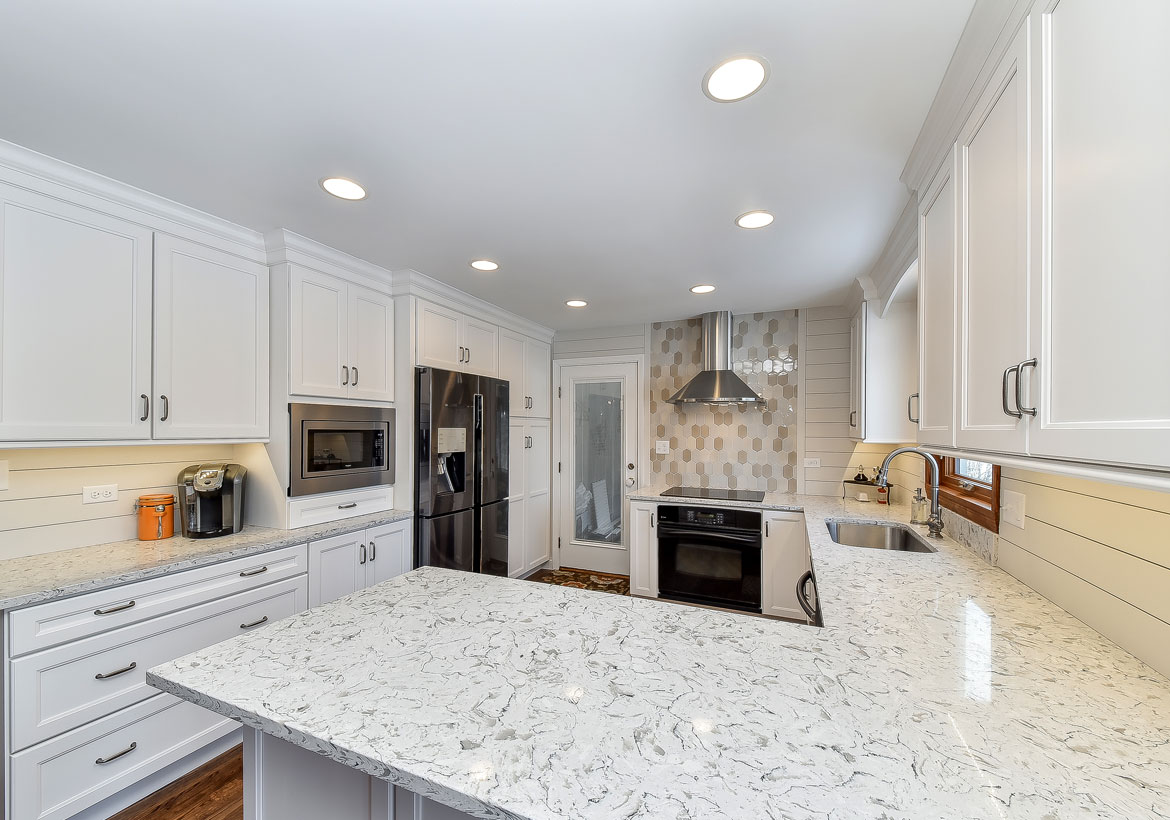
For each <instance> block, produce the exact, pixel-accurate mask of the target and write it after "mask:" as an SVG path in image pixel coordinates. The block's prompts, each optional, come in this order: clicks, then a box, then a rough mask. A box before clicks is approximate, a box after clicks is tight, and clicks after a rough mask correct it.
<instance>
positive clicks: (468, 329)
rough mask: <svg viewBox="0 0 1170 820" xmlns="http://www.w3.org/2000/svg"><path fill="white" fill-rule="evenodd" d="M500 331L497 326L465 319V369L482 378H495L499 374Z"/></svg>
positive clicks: (468, 318)
mask: <svg viewBox="0 0 1170 820" xmlns="http://www.w3.org/2000/svg"><path fill="white" fill-rule="evenodd" d="M499 346H500V329H499V328H498V327H496V326H495V325H492V324H488V323H487V322H481V321H479V320H478V319H472V318H471V317H468V316H465V317H463V347H464V349H465V355H464V363H463V369H464V370H466V371H467V372H468V373H478V374H479V375H481V376H495V375H496V374H497V373H498V372H499V363H498V361H497V357H498V356H499Z"/></svg>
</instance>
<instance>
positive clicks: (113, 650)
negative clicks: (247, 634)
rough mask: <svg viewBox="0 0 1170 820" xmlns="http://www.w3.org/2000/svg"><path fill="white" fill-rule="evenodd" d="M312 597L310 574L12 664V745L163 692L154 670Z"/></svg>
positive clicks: (289, 612) (18, 746) (292, 610)
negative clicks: (149, 676)
mask: <svg viewBox="0 0 1170 820" xmlns="http://www.w3.org/2000/svg"><path fill="white" fill-rule="evenodd" d="M307 599H308V581H307V579H306V577H305V576H303V575H302V576H300V577H297V578H289V579H286V580H284V581H278V582H277V583H275V584H269V585H268V586H264V587H260V588H259V589H253V590H248V591H247V592H241V593H238V594H236V595H232V596H231V597H228V598H220V599H218V600H215V601H211V602H209V603H206V604H202V605H200V606H196V607H192V608H190V609H184V610H182V611H180V612H173V613H171V614H170V615H165V616H163V617H161V618H155V619H153V620H150V621H144V622H142V623H139V624H133V625H132V626H127V627H123V628H122V629H116V630H113V631H112V632H105V633H103V634H101V635H95V636H93V637H91V638H86V639H85V640H83V641H74V642H72V643H67V644H65V645H63V646H58V647H55V648H53V649H47V650H45V651H44V652H37V653H35V654H33V655H26V656H24V657H23V658H18V659H17V660H14V661H11V677H10V680H11V700H12V703H15V704H20V708H19V709H14V710H13V714H12V724H11V725H12V748H14V749H23V748H25V747H27V746H31V745H33V744H34V743H39V742H40V741H42V740H45V739H47V738H50V737H53V736H54V735H58V734H60V733H61V732H65V731H68V730H70V729H73V728H76V727H77V726H81V725H82V724H85V723H88V722H89V721H91V720H96V719H98V718H101V717H105V716H106V715H109V714H111V713H112V712H115V711H116V710H118V709H121V708H123V707H125V706H129V705H130V704H132V703H136V702H138V701H140V700H145V699H146V698H148V697H150V696H151V695H154V694H157V690H155V689H154V688H152V687H150V686H148V685H147V683H146V670H147V669H150V668H151V667H152V666H157V665H158V664H160V663H166V662H167V661H169V660H174V659H175V658H178V657H180V656H182V655H186V654H188V653H191V652H195V651H197V650H199V649H203V648H204V647H208V646H211V645H212V644H216V643H219V642H220V641H224V640H227V639H228V638H231V637H234V636H236V635H239V634H240V633H241V632H244V631H247V630H248V629H251V628H254V627H251V626H249V627H247V628H245V627H244V626H243V625H244V624H249V625H251V624H254V623H256V622H257V621H262V619H264V618H267V619H268V620H267V621H262V623H270V622H272V621H275V620H278V619H280V618H284V617H287V616H289V615H292V614H293V613H295V612H299V611H301V610H303V609H304V608H305V606H306V601H307ZM259 625H260V624H257V626H259ZM99 676H100V677H99Z"/></svg>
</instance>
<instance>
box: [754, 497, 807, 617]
mask: <svg viewBox="0 0 1170 820" xmlns="http://www.w3.org/2000/svg"><path fill="white" fill-rule="evenodd" d="M811 567H812V557H811V554H810V551H809V544H808V529H807V527H806V526H805V522H804V513H798V512H770V513H765V514H764V544H763V552H762V554H761V556H760V575H761V577H762V578H763V585H762V587H761V590H760V592H761V603H762V605H763V606H762V609H763V612H764V614H765V615H775V616H777V617H780V618H794V619H797V620H801V621H805V620H807V618H806V617H805V615H804V610H803V609H801V608H800V604H799V603H798V601H797V597H796V582H797V581H798V580H800V576H801V575H803V574H804V573H805V572H807V571H808V570H809V569H811Z"/></svg>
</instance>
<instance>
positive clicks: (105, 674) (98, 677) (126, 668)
mask: <svg viewBox="0 0 1170 820" xmlns="http://www.w3.org/2000/svg"><path fill="white" fill-rule="evenodd" d="M137 668H138V663H137V662H134V663H131V664H130V665H129V666H123V667H122V668H121V669H115V670H114V671H113V672H98V673H97V674H96V675H94V676H93V677H94V680H109V679H110V678H116V677H118V675H125V674H126V673H127V672H129V671H130V670H132V669H137Z"/></svg>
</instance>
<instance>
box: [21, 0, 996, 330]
mask: <svg viewBox="0 0 1170 820" xmlns="http://www.w3.org/2000/svg"><path fill="white" fill-rule="evenodd" d="M972 5H973V0H883V2H874V0H816V2H811V1H810V0H735V2H731V1H730V0H721V2H712V1H711V0H571V2H570V0H559V1H558V2H550V1H549V0H493V1H492V2H484V0H383V1H382V2H372V0H315V1H314V2H310V1H309V0H248V1H247V2H243V1H242V0H199V2H159V0H117V1H116V2H106V3H95V2H93V0H63V1H62V2H52V3H49V2H43V0H6V2H4V3H3V6H2V9H0V138H3V139H7V140H10V141H12V142H16V143H19V144H21V145H25V146H28V147H30V148H33V149H35V150H38V151H41V152H43V153H46V154H49V155H51V156H55V157H59V158H61V159H64V160H67V161H69V162H73V163H75V164H77V165H81V166H83V167H85V168H89V169H92V170H95V171H98V172H101V173H103V174H106V175H108V176H110V177H113V178H115V179H119V180H122V181H125V182H128V183H131V184H133V185H137V186H139V187H141V188H144V189H146V190H149V191H152V192H154V193H157V194H161V195H163V196H167V197H170V198H171V199H174V200H177V201H179V202H182V203H184V204H187V205H191V206H194V207H196V208H200V209H202V210H205V211H208V212H210V213H213V214H216V215H217V216H221V217H224V218H226V219H229V220H232V221H234V222H237V223H240V224H242V225H246V226H249V227H251V228H255V229H257V230H268V229H270V228H273V227H285V228H289V229H291V230H293V231H296V232H297V233H301V234H304V235H306V236H309V237H311V238H313V239H316V240H318V241H320V242H323V243H325V244H327V245H331V246H333V247H336V248H339V249H341V250H344V251H347V252H349V253H351V254H354V255H356V256H359V257H362V258H364V259H368V260H370V261H371V262H375V263H377V264H379V265H383V266H385V267H388V268H393V269H397V268H406V267H408V268H414V269H415V270H418V271H421V272H423V273H426V274H429V275H431V276H434V277H435V278H437V279H440V280H443V281H445V282H448V283H450V284H452V285H455V286H456V287H459V288H462V289H464V290H466V291H469V292H471V293H473V294H475V295H477V296H480V297H483V298H484V299H488V300H490V301H492V302H495V303H497V304H499V305H501V306H503V307H506V308H509V309H511V310H513V311H515V312H516V313H519V314H521V315H523V316H526V317H529V318H531V319H534V320H536V321H539V322H542V323H545V324H547V325H550V326H552V327H555V328H558V329H570V328H582V327H590V326H605V325H621V324H628V323H635V322H644V321H650V320H656V319H671V318H678V317H682V316H689V315H693V314H697V313H700V312H702V311H705V310H714V309H722V308H730V309H732V310H735V311H749V310H770V309H782V308H792V307H804V306H812V305H817V304H829V303H834V302H839V301H841V299H842V298H843V296H844V294H845V291H846V290H847V288H848V286H849V284H850V283H851V282H852V281H853V279H854V278H855V277H856V276H858V275H860V274H863V273H865V272H867V271H868V269H869V267H870V265H871V264H872V263H873V261H874V260H875V259H876V257H877V254H878V253H879V251H880V250H881V248H882V245H883V244H884V242H885V239H886V236H887V234H888V233H889V231H890V229H891V227H892V226H893V224H894V222H895V220H896V219H897V216H898V214H899V212H900V211H901V209H902V207H903V205H904V203H905V201H906V196H907V194H906V190H905V188H904V187H903V186H902V185H901V184H900V183H899V181H898V176H899V173H900V172H901V170H902V166H903V164H904V163H905V161H906V158H907V155H908V154H909V151H910V148H911V146H912V145H913V142H914V139H915V137H916V136H917V133H918V129H919V127H920V126H921V124H922V121H923V119H924V118H925V116H926V112H927V109H928V108H929V105H930V102H931V100H932V98H933V96H934V92H935V90H936V88H937V87H938V84H939V81H940V80H941V79H942V75H943V72H944V71H945V69H946V65H947V62H948V60H949V59H950V55H951V53H952V52H953V50H954V48H955V45H956V43H957V42H958V38H959V34H960V32H961V31H962V27H963V24H964V23H965V21H966V19H967V16H968V14H969V13H970V11H971V7H972ZM741 53H754V54H758V55H762V56H764V57H766V58H767V60H768V61H769V62H770V64H771V70H772V74H771V79H770V80H769V82H768V83H767V85H765V86H764V88H763V89H762V90H761V91H760V92H759V93H757V94H755V95H754V96H752V97H750V98H748V99H747V100H744V101H742V102H738V103H729V104H720V103H715V102H712V101H711V100H709V99H708V98H707V97H705V96H704V95H703V94H702V93H701V91H700V88H699V83H700V80H701V78H702V77H703V74H704V72H706V71H707V69H709V68H710V67H711V66H712V65H714V64H715V63H717V62H719V61H720V60H722V59H725V58H727V57H729V56H732V55H737V54H741ZM332 175H338V176H349V177H353V178H354V179H357V180H358V181H360V182H361V183H362V184H364V185H365V186H366V187H367V189H368V190H369V198H368V199H367V200H366V201H364V202H360V203H348V202H343V201H340V200H336V199H333V198H332V197H329V196H327V195H326V194H324V193H322V191H321V190H320V188H319V187H318V184H317V181H318V180H319V179H320V178H321V177H323V176H332ZM756 208H766V209H770V210H772V211H773V212H774V213H775V214H776V222H775V223H774V224H773V225H772V226H771V227H770V228H765V229H762V230H758V231H745V230H742V229H740V228H737V227H735V225H734V224H733V222H732V220H733V219H734V218H735V216H737V215H738V214H740V213H742V212H744V211H748V210H752V209H756ZM480 257H488V258H491V259H495V260H497V261H498V262H499V263H500V265H501V267H500V270H499V271H497V272H495V273H478V272H476V271H473V270H471V269H470V268H469V267H468V265H467V263H468V261H469V260H471V259H475V258H480ZM700 282H704V283H712V284H715V285H717V286H718V290H717V291H716V292H715V293H714V294H712V295H709V296H695V295H692V294H691V293H690V292H689V288H690V286H691V285H693V284H696V283H700ZM567 298H583V299H587V300H588V301H589V307H588V308H587V309H585V310H571V309H569V308H567V307H565V306H564V301H565V299H567Z"/></svg>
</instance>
